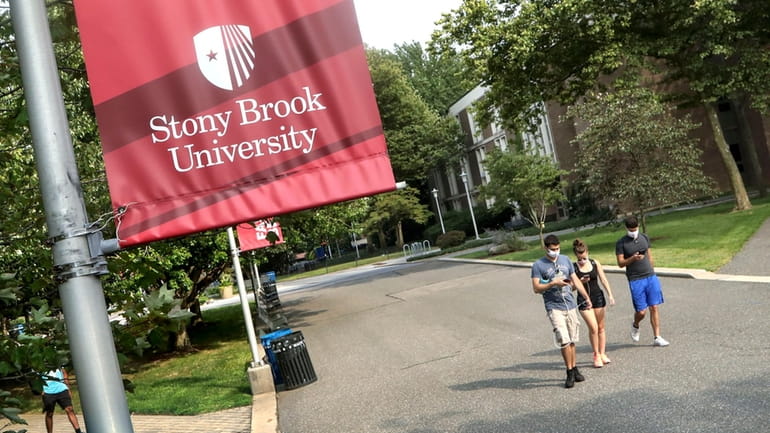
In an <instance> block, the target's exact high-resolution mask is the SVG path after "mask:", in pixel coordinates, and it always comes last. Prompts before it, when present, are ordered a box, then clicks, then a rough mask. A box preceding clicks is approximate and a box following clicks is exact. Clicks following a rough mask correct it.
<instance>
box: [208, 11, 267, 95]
mask: <svg viewBox="0 0 770 433" xmlns="http://www.w3.org/2000/svg"><path fill="white" fill-rule="evenodd" d="M193 44H194V45H195V56H196V58H197V59H198V68H199V69H200V71H201V73H202V74H203V76H204V77H206V79H207V80H209V82H210V83H211V84H213V85H215V86H217V87H219V88H222V89H225V90H233V89H237V88H239V87H241V86H243V84H244V83H245V82H246V80H248V79H249V77H250V76H251V72H252V71H253V70H254V66H255V58H256V53H255V52H254V43H253V42H252V40H251V30H250V29H249V27H248V26H240V25H234V24H229V25H223V26H215V27H209V28H208V29H206V30H203V31H202V32H200V33H198V34H197V35H195V36H194V37H193Z"/></svg>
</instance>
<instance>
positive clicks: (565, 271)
mask: <svg viewBox="0 0 770 433" xmlns="http://www.w3.org/2000/svg"><path fill="white" fill-rule="evenodd" d="M543 243H544V244H545V254H546V255H545V256H544V257H542V258H540V259H539V260H538V261H536V262H535V263H533V264H532V273H531V277H532V290H533V291H534V292H535V293H537V294H540V295H543V303H544V304H545V311H546V315H547V316H548V319H549V320H550V321H551V327H552V328H553V332H554V337H555V340H556V343H557V344H558V345H559V347H560V348H561V356H562V358H564V365H565V366H566V368H567V381H566V382H565V383H564V387H565V388H572V387H573V386H575V382H582V381H584V380H585V378H584V377H583V375H582V374H580V371H578V368H577V366H576V365H575V364H576V355H575V343H576V342H577V341H578V340H579V334H578V329H579V328H578V327H579V322H578V314H577V302H576V300H575V297H574V295H573V294H572V290H573V288H575V289H577V290H578V292H580V294H581V295H582V296H583V298H585V300H586V306H587V308H591V299H590V297H589V296H588V293H586V290H585V288H584V287H583V283H582V282H581V281H580V279H579V278H578V277H577V275H576V274H575V269H574V267H573V266H572V261H571V260H570V259H569V257H567V256H563V255H561V254H560V252H561V249H560V248H559V238H558V237H557V236H556V235H548V236H546V237H545V239H544V240H543Z"/></svg>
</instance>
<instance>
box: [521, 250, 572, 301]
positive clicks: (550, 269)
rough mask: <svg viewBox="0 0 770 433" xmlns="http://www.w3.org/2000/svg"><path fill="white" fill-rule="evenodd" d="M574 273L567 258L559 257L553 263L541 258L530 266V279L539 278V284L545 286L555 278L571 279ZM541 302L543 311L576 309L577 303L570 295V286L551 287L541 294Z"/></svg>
mask: <svg viewBox="0 0 770 433" xmlns="http://www.w3.org/2000/svg"><path fill="white" fill-rule="evenodd" d="M574 273H575V268H574V267H573V266H572V262H571V261H570V260H569V258H568V257H567V256H562V255H559V257H558V258H556V261H555V262H552V261H551V260H550V259H548V258H546V257H541V258H540V259H539V260H538V261H536V262H535V263H533V264H532V274H531V276H532V278H539V279H540V282H541V283H543V284H545V283H548V282H550V281H553V280H554V279H555V278H562V279H568V280H569V279H571V278H570V276H571V275H572V274H574ZM543 302H544V303H545V310H546V311H551V310H571V309H573V308H577V302H575V297H574V296H573V295H572V285H566V286H564V287H559V286H553V287H551V288H550V289H548V290H546V291H545V292H543Z"/></svg>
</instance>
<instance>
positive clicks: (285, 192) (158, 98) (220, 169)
mask: <svg viewBox="0 0 770 433" xmlns="http://www.w3.org/2000/svg"><path fill="white" fill-rule="evenodd" d="M75 8H76V13H77V19H78V26H79V28H80V34H81V40H82V43H83V52H84V54H85V60H86V67H87V68H88V77H89V81H90V84H91V95H92V98H93V101H94V106H95V109H96V116H97V121H98V125H99V131H100V134H101V138H102V145H103V148H104V160H105V165H106V169H107V180H108V182H109V187H110V197H111V199H112V205H113V208H114V209H115V212H116V214H117V224H118V225H117V228H118V232H117V235H118V238H119V240H120V244H121V246H128V245H135V244H141V243H146V242H151V241H154V240H158V239H164V238H169V237H174V236H181V235H185V234H189V233H194V232H199V231H203V230H207V229H212V228H216V227H223V226H228V225H233V224H236V223H240V222H243V221H254V220H258V219H262V218H266V217H272V216H274V215H280V214H284V213H288V212H293V211H297V210H301V209H306V208H310V207H315V206H320V205H325V204H329V203H334V202H339V201H344V200H349V199H353V198H357V197H363V196H367V195H372V194H377V193H381V192H385V191H390V190H393V189H395V180H394V178H393V173H392V170H391V167H390V161H389V159H388V156H387V150H386V146H385V139H384V136H383V132H382V124H381V121H380V117H379V112H378V111H377V105H376V102H375V99H374V93H373V90H372V83H371V77H370V75H369V70H368V67H367V64H366V57H365V53H364V49H363V43H362V41H361V36H360V33H359V31H358V25H357V21H356V15H355V10H354V8H353V0H260V1H254V0H229V1H211V0H162V1H158V0H111V1H104V0H75Z"/></svg>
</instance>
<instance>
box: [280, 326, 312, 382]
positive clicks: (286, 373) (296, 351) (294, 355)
mask: <svg viewBox="0 0 770 433" xmlns="http://www.w3.org/2000/svg"><path fill="white" fill-rule="evenodd" d="M270 348H271V350H272V351H273V353H274V354H275V358H276V360H277V361H278V370H279V371H280V373H281V376H282V377H283V381H284V385H285V386H286V389H294V388H299V387H300V386H303V385H307V384H309V383H313V382H315V381H316V380H317V379H318V378H317V377H316V374H315V370H314V369H313V363H312V362H311V361H310V355H309V354H308V352H307V345H305V338H304V337H303V336H302V331H296V332H292V333H291V334H289V335H285V336H283V337H280V338H276V339H273V340H272V342H271V343H270Z"/></svg>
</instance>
